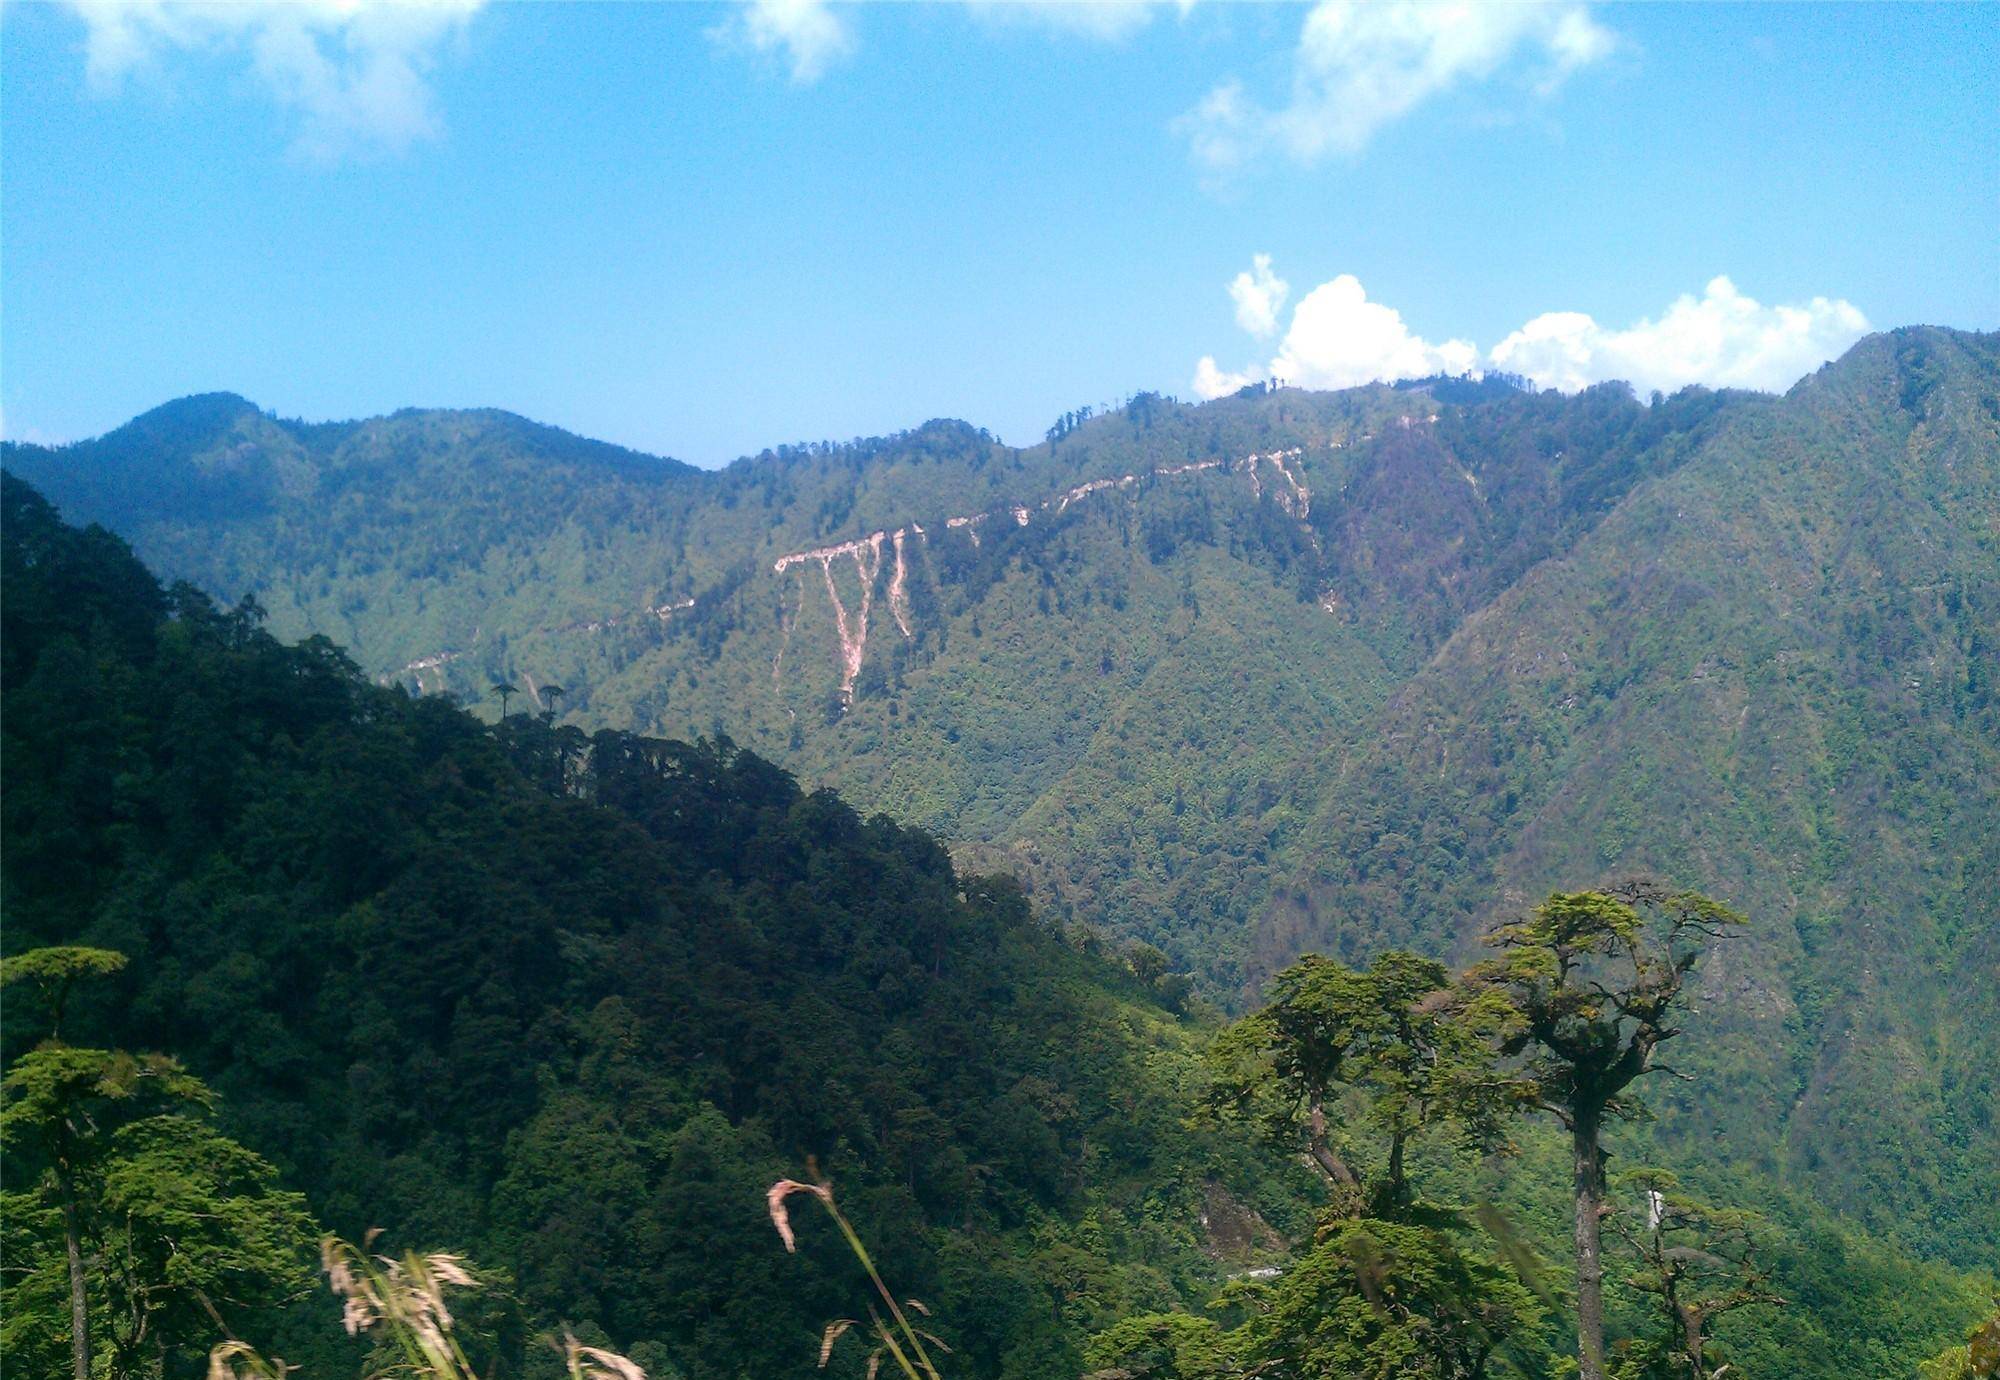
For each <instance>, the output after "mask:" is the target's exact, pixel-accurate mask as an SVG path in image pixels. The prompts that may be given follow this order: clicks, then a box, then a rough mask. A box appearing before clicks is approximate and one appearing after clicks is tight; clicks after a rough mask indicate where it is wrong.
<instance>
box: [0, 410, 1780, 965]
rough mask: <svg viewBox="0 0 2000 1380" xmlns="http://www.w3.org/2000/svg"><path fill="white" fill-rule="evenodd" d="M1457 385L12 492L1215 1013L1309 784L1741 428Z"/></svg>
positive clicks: (380, 669)
mask: <svg viewBox="0 0 2000 1380" xmlns="http://www.w3.org/2000/svg"><path fill="white" fill-rule="evenodd" d="M1470 391H1471V393H1472V400H1471V401H1470V402H1468V403H1466V404H1461V405H1450V406H1447V405H1444V404H1441V403H1440V402H1439V401H1438V400H1437V399H1436V398H1435V397H1434V396H1432V395H1431V393H1430V392H1428V391H1426V390H1421V389H1419V390H1408V391H1400V392H1399V391H1395V390H1390V389H1385V388H1371V389H1362V390H1356V391H1354V392H1350V393H1343V394H1309V393H1299V392H1292V391H1285V392H1277V393H1268V394H1251V395H1247V396H1244V397H1239V398H1234V399H1228V400H1225V401H1222V402H1219V403H1213V404H1209V405H1207V406H1204V407H1200V408H1190V407H1185V406H1180V405H1177V404H1172V403H1169V402H1166V401H1163V400H1160V399H1157V398H1142V399H1139V400H1136V401H1135V402H1134V403H1133V404H1132V405H1131V406H1130V407H1128V408H1126V409H1124V410H1123V411H1120V412H1118V413H1115V414H1112V415H1107V416H1102V417H1096V418H1090V419H1086V420H1083V421H1081V422H1080V423H1079V422H1077V421H1076V419H1075V418H1074V417H1071V418H1067V419H1065V423H1064V425H1063V427H1062V428H1060V429H1059V434H1058V435H1056V436H1054V437H1053V438H1052V439H1051V440H1050V441H1049V442H1048V443H1046V444H1044V445H1042V446H1038V447H1033V448H1030V449H1028V450H1022V451H1016V450H1010V449H1007V448H1005V447H1001V446H999V445H997V444H995V443H993V442H992V441H991V440H990V438H987V437H984V436H983V435H981V434H980V433H976V432H974V431H972V430H970V429H969V428H966V427H964V426H962V425H960V424H957V423H932V424H930V425H928V426H926V427H924V428H921V429H919V430H918V431H916V432H913V433H909V434H907V435H904V436H900V437H894V438H889V439H887V440H883V441H877V442H868V443H859V444H856V445H853V446H846V447H824V446H822V447H813V448H805V449H799V450H788V451H783V452H778V453H773V454H768V455H765V456H761V457H758V458H756V459H754V460H748V461H744V462H742V463H740V464H738V465H736V466H733V467H731V468H730V469H729V470H727V471H723V472H721V473H716V474H702V473H699V472H692V471H688V470H686V469H685V468H684V467H679V466H675V465H672V464H670V463H668V462H659V463H649V462H645V461H643V460H639V459H636V458H634V457H631V456H629V455H626V454H624V453H622V452H615V451H613V450H611V448H608V447H594V446H591V445H590V444H588V443H584V442H580V441H576V440H575V439H574V438H569V437H564V436H562V435H561V434H560V433H554V432H550V431H548V430H546V429H543V428H535V427H533V426H531V425H530V424H527V423H524V422H522V421H520V420H519V419H517V418H512V417H508V416H506V415H505V414H500V413H468V414H447V413H402V414H398V415H396V416H394V417H390V418H385V419H381V420H378V421H374V422H367V423H356V424H347V425H341V426H321V427H307V426H300V425H296V424H287V423H280V422H276V421H274V420H272V419H270V418H268V417H265V416H264V415H263V414H261V413H258V412H257V411H256V410H255V409H254V408H252V407H250V406H249V405H248V404H247V403H243V402H242V401H241V400H239V399H232V398H228V397H211V398H203V399H191V400H188V401H186V402H183V403H179V404H173V405H170V406H169V407H167V408H163V409H160V410H159V411H158V412H156V413H153V414H149V415H148V417H146V418H141V419H140V420H139V421H137V422H135V423H133V424H132V425H131V426H128V427H126V428H123V429H121V430H120V431H119V432H115V433H112V434H111V435H110V436H107V437H105V438H103V439H102V440H100V441H97V442H91V443H86V444H83V445H79V446H74V447H68V448H64V449H62V450H58V451H48V450H41V449H36V448H32V447H10V448H9V449H8V451H7V454H6V463H7V465H8V467H9V468H11V469H13V470H14V471H15V472H17V473H20V474H23V475H24V476H26V477H28V478H30V479H32V480H34V481H35V482H37V483H38V484H40V485H42V486H43V487H45V488H46V489H47V490H48V491H49V492H51V493H52V494H54V495H56V496H57V497H58V499H59V501H60V502H61V503H62V504H63V505H64V507H65V508H66V510H68V511H72V512H74V513H75V514H76V515H77V516H78V517H79V518H82V519H97V520H103V521H105V522H107V523H108V524H110V525H112V526H113V527H114V528H115V529H116V530H119V531H120V532H122V533H124V534H126V535H127V536H129V537H130V538H131V539H132V540H133V542H134V543H135V545H136V547H137V549H138V550H139V551H140V552H141V554H142V555H144V556H145V557H146V558H147V559H148V560H150V561H153V562H154V563H156V564H157V565H158V566H160V567H161V568H162V569H164V570H165V571H167V572H168V573H169V574H171V575H172V576H175V577H177V578H186V579H189V580H191V581H193V582H194V583H196V584H197V585H199V586H200V587H202V588H204V589H207V590H209V591H211V592H213V593H215V594H217V595H218V596H220V597H222V598H223V599H225V600H226V601H231V602H233V601H234V600H235V599H237V598H239V597H242V596H245V595H249V596H253V597H255V598H256V599H257V600H258V602H259V603H260V604H261V605H263V606H264V607H265V608H266V609H267V610H268V612H269V616H270V619H271V623H272V626H273V628H274V629H275V630H277V631H279V632H280V633H283V634H285V635H293V636H298V635H304V634H306V633H309V632H317V633H321V634H324V635H326V636H330V637H332V638H334V639H335V640H336V641H339V642H340V643H342V644H343V645H345V646H348V647H351V648H352V649H354V652H355V654H356V655H357V656H358V657H359V658H360V659H361V661H362V664H363V667H364V669H365V670H367V671H369V672H370V673H371V674H374V675H377V676H384V677H394V678H401V679H403V680H405V681H407V682H409V683H411V684H413V685H416V686H419V687H422V688H426V689H431V690H436V689H440V688H452V689H455V690H457V691H459V692H460V693H461V694H463V695H467V696H470V697H472V698H474V699H477V698H480V697H482V696H484V695H485V693H486V691H487V689H488V687H489V686H490V685H492V684H493V683H494V682H495V681H497V680H506V681H510V682H512V683H514V684H518V685H521V686H523V687H524V688H525V689H526V690H527V692H528V693H529V694H531V695H533V694H536V693H539V691H540V690H541V688H542V687H545V686H548V685H551V684H554V685H558V686H561V687H563V695H562V699H561V701H560V706H559V707H560V708H561V710H562V711H563V712H564V714H565V717H566V718H567V719H568V721H570V722H575V723H579V724H583V725H588V726H599V725H602V726H611V727H620V728H628V729H634V730H641V731H665V732H675V733H695V732H702V733H718V732H724V733H728V734H729V735H731V736H732V737H734V738H736V739H737V740H739V741H742V742H744V743H746V744H748V745H750V746H752V747H754V748H756V749H758V750H760V751H763V752H765V753H767V754H769V755H771V756H772V757H773V758H775V759H776V760H779V761H782V762H784V763H785V764H786V765H787V766H789V767H791V768H793V769H794V770H797V771H800V772H801V773H803V774H806V775H807V776H809V777H810V778H811V779H813V780H816V781H823V782H828V783H830V784H835V785H837V786H839V787H840V788H841V789H842V790H843V791H845V792H848V793H849V794H851V795H852V796H853V797H854V798H856V799H857V800H859V801H860V802H862V803H863V804H864V805H865V806H868V807H871V808H873V807H880V808H888V809H892V810H894V811H895V812H896V813H897V814H898V815H899V817H905V818H910V819H912V820H914V821H915V822H918V823H921V824H923V825H925V826H927V827H930V828H934V829H937V830H939V831H941V832H943V833H944V834H945V835H946V837H948V838H950V839H952V840H953V841H954V842H955V843H956V844H957V845H959V846H961V847H971V848H973V849H974V850H975V851H976V852H977V853H978V855H979V856H981V857H992V858H994V859H995V860H997V859H998V858H999V857H1001V856H1004V857H1005V858H1006V861H1007V865H1008V866H1009V867H1010V868H1012V869H1014V870H1019V871H1025V872H1027V873H1028V874H1029V875H1030V876H1031V877H1032V878H1033V879H1034V881H1035V882H1036V884H1037V889H1038V891H1039V893H1040V894H1041V895H1042V896H1043V897H1044V899H1046V900H1049V901H1051V902H1052V903H1054V904H1055V905H1057V906H1058V908H1059V909H1060V911H1061V912H1062V913H1063V914H1065V915H1066V916H1068V917H1069V918H1072V919H1085V920H1090V921H1093V922H1097V923H1106V924H1109V925H1111V926H1113V927H1115V928H1118V929H1120V930H1123V931H1124V932H1126V933H1130V934H1140V935H1145V936H1147V937H1149V938H1151V939H1153V940H1154V941H1155V942H1158V943H1160V944H1161V945H1162V946H1163V947H1165V948H1166V949H1167V950H1168V952H1169V954H1170V955H1171V957H1172V958H1173V959H1174V961H1175V962H1176V963H1177V964H1178V965H1180V966H1183V967H1186V968H1190V969H1193V970H1195V971H1196V972H1198V973H1199V974H1201V975H1202V977H1203V979H1204V980H1205V981H1206V982H1207V983H1208V984H1209V986H1210V988H1211V990H1213V991H1217V992H1226V991H1229V990H1231V989H1233V988H1234V987H1235V985H1236V984H1237V983H1238V982H1239V981H1240V978H1241V975H1242V972H1243V968H1244V963H1243V955H1242V952H1241V947H1240V946H1241V940H1242V937H1243V935H1244V934H1245V933H1246V928H1247V923H1248V921H1249V920H1250V918H1251V917H1253V916H1254V915H1256V914H1257V913H1258V911H1259V910H1260V908H1261V906H1262V904H1263V901H1264V899H1265V897H1266V896H1267V895H1268V891H1269V884H1270V878H1271V877H1272V875H1274V873H1276V872H1280V871H1282V870H1283V869H1284V866H1285V863H1284V854H1285V851H1286V849H1287V848H1288V847H1290V846H1291V845H1290V844H1289V842H1288V841H1287V839H1286V837H1285V834H1286V826H1287V824H1288V823H1290V822H1292V821H1294V820H1296V819H1298V818H1299V814H1298V811H1297V808H1296V807H1295V806H1293V805H1291V804H1290V803H1288V802H1286V801H1284V800H1281V798H1280V794H1279V791H1278V787H1279V786H1280V785H1281V784H1282V783H1284V782H1285V781H1286V779H1287V778H1288V776H1289V775H1290V774H1291V773H1292V772H1293V771H1294V769H1295V768H1296V766H1297V764H1299V763H1301V762H1309V761H1312V760H1314V759H1315V758H1317V757H1318V756H1320V755H1322V754H1324V752H1325V751H1326V750H1327V749H1328V747H1329V746H1332V745H1337V744H1341V743H1345V742H1349V741H1353V740H1354V739H1355V737H1356V736H1357V735H1358V734H1359V733H1361V732H1363V731H1364V726H1365V725H1366V723H1367V722H1368V719H1369V717H1370V716H1371V715H1372V714H1373V713H1374V712H1375V711H1376V709H1377V708H1378V707H1379V706H1381V705H1382V704H1383V703H1384V701H1385V700H1386V699H1387V697H1388V695H1389V694H1390V692H1391V691H1392V690H1393V689H1394V688H1395V687H1396V686H1397V685H1398V684H1400V683H1402V682H1403V681H1404V680H1405V679H1406V678H1407V677H1408V676H1409V675H1410V674H1411V673H1412V672H1414V671H1415V670H1416V669H1417V668H1418V667H1419V666H1420V665H1421V664H1422V663H1423V661H1424V659H1425V658H1426V657H1427V656H1428V655H1429V654H1430V652H1431V651H1432V650H1433V649H1434V648H1435V646H1436V645H1437V644H1438V643H1439V642H1440V641H1441V640H1442V639H1443V638H1444V637H1445V636H1446V635H1448V634H1449V632H1450V631H1451V630H1452V629H1453V628H1454V627H1456V625H1457V623H1458V621H1459V620H1460V619H1462V618H1463V617H1464V615H1465V614H1466V613H1467V612H1468V611H1469V610H1471V609H1474V608H1477V607H1479V606H1481V605H1482V604H1483V603H1484V602H1486V601H1487V600H1489V599H1490V598H1491V597H1493V595H1494V594H1496V593H1497V592H1498V591H1499V590H1500V589H1503V588H1505V587H1506V585H1507V583H1508V582H1509V581H1510V580H1511V579H1512V578H1514V577H1515V575H1516V574H1518V572H1519V571H1520V570H1523V569H1526V568H1528V567H1529V566H1531V565H1532V564H1533V563H1534V562H1535V561H1537V560H1539V559H1541V558H1543V557H1544V556H1546V555H1547V554H1548V553H1549V552H1550V551H1552V550H1554V549H1556V548H1557V546H1558V545H1560V544H1561V543H1563V542H1565V541H1567V540H1569V539H1570V538H1571V537H1572V536H1573V535H1574V534H1575V533H1576V532H1578V531H1583V530H1587V529H1588V528H1589V527H1590V526H1591V525H1592V524H1593V523H1594V522H1596V521H1597V520H1599V519H1600V518H1601V517H1602V515H1603V514H1604V513H1605V512H1606V511H1607V510H1608V509H1609V508H1610V507H1611V506H1612V505H1613V504H1615V502H1616V501H1617V499H1618V498H1619V497H1620V496H1621V495H1622V494H1623V493H1624V492H1626V491H1627V490H1628V489H1629V488H1630V487H1631V486H1632V485H1633V484H1635V483H1639V482H1641V481H1643V480H1644V479H1645V478H1646V477H1647V476H1648V475H1650V474H1653V473H1655V472H1661V471H1665V470H1670V469H1671V468H1673V467H1674V466H1675V465H1677V464H1678V463H1680V462H1681V460H1682V459H1683V457H1684V456H1685V454H1686V453H1687V452H1688V451H1689V450H1690V448H1691V447H1692V446H1693V445H1694V443H1695V442H1696V441H1697V440H1698V438H1699V437H1700V436H1701V435H1703V434H1704V433H1705V432H1706V431H1707V430H1708V429H1709V428H1711V427H1712V426H1713V424H1714V423H1713V418H1714V416H1715V415H1716V414H1717V413H1719V412H1721V411H1723V410H1725V409H1726V408H1727V407H1729V406H1731V405H1738V406H1756V405H1760V403H1761V400H1758V399H1754V398H1749V397H1741V398H1730V397H1724V396H1719V395H1712V394H1703V393H1699V392H1693V393H1689V394H1686V395H1683V396H1681V397H1679V398H1676V399H1674V400H1673V401H1671V402H1669V403H1665V404H1663V405H1661V406H1658V407H1653V408H1647V407H1643V406H1640V405H1638V404H1636V403H1634V402H1633V401H1632V400H1631V399H1630V397H1629V396H1628V395H1626V394H1625V392H1624V391H1623V390H1621V389H1617V388H1606V389H1600V390H1594V391H1593V392H1591V393H1588V394H1585V395H1583V396H1581V397H1578V398H1573V399H1565V398H1560V397H1557V396H1556V395H1553V394H1552V395H1548V396H1545V397H1533V396H1528V395H1524V394H1520V393H1517V392H1515V391H1514V390H1512V389H1509V388H1506V387H1504V386H1501V385H1492V386H1490V387H1488V388H1486V389H1484V390H1470ZM988 849H995V850H1000V852H999V853H997V854H993V853H988V852H987V851H986V850H988Z"/></svg>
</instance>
